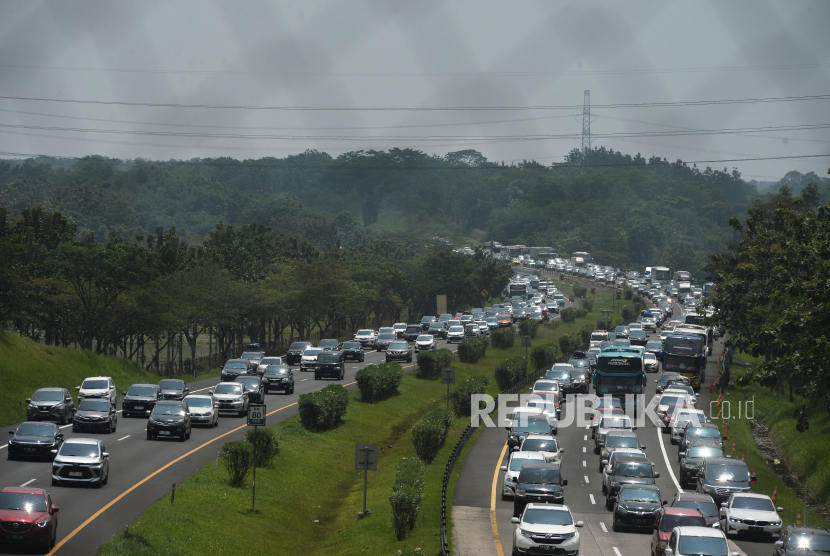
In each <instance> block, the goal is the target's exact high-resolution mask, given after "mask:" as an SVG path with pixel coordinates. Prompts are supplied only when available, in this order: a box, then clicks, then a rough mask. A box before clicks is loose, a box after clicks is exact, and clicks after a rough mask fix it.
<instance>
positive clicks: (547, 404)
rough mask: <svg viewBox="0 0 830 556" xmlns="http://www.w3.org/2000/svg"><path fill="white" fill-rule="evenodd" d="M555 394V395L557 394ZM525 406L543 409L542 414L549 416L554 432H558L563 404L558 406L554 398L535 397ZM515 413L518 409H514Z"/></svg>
mask: <svg viewBox="0 0 830 556" xmlns="http://www.w3.org/2000/svg"><path fill="white" fill-rule="evenodd" d="M553 395H554V396H555V395H556V394H553ZM525 407H527V408H529V409H539V410H541V412H542V415H544V416H545V417H547V419H548V423H550V426H551V427H553V433H554V434H556V431H557V428H558V427H559V423H558V420H559V415H560V414H561V413H562V409H561V405H560V406H557V404H556V402H555V401H554V400H550V399H545V398H539V397H534V398H531V399H530V400H528V402H527V405H526V406H525ZM516 409H519V408H516ZM513 414H514V415H515V414H516V410H513Z"/></svg>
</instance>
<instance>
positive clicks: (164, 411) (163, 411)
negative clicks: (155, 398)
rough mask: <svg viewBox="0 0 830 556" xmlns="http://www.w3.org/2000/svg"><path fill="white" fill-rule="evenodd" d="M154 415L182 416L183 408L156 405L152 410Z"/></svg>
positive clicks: (163, 404) (164, 404)
mask: <svg viewBox="0 0 830 556" xmlns="http://www.w3.org/2000/svg"><path fill="white" fill-rule="evenodd" d="M153 414H154V415H184V408H183V407H182V406H180V405H171V404H166V403H162V404H156V407H154V408H153Z"/></svg>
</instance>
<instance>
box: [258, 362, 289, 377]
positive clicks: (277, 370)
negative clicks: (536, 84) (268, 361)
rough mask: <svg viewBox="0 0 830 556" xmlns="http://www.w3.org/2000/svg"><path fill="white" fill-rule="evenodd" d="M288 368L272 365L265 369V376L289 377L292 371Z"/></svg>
mask: <svg viewBox="0 0 830 556" xmlns="http://www.w3.org/2000/svg"><path fill="white" fill-rule="evenodd" d="M290 370H291V369H289V368H288V367H282V366H277V365H272V366H269V367H265V373H264V374H265V375H266V376H267V375H287V374H288V371H290Z"/></svg>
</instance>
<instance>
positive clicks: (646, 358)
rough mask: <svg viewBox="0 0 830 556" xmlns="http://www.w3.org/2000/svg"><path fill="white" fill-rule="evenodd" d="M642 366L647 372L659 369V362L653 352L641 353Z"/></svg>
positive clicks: (654, 371)
mask: <svg viewBox="0 0 830 556" xmlns="http://www.w3.org/2000/svg"><path fill="white" fill-rule="evenodd" d="M643 368H644V369H645V371H646V372H647V373H656V372H658V371H659V370H660V362H659V361H658V360H657V356H656V355H654V354H653V353H644V354H643Z"/></svg>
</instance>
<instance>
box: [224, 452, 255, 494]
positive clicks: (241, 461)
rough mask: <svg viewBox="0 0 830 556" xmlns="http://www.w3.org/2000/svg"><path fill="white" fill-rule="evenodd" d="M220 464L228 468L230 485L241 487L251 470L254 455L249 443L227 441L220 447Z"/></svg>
mask: <svg viewBox="0 0 830 556" xmlns="http://www.w3.org/2000/svg"><path fill="white" fill-rule="evenodd" d="M220 459H221V460H222V465H224V466H225V469H227V470H228V479H229V482H230V485H231V486H232V487H241V486H242V483H243V482H244V481H245V477H247V476H248V472H249V471H250V470H251V465H253V462H254V456H253V454H252V453H251V445H250V444H248V443H247V442H244V441H240V442H228V443H226V444H225V445H224V446H223V447H222V456H221V458H220Z"/></svg>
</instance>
